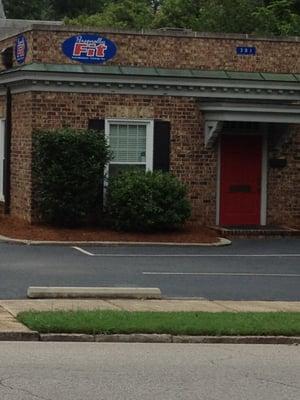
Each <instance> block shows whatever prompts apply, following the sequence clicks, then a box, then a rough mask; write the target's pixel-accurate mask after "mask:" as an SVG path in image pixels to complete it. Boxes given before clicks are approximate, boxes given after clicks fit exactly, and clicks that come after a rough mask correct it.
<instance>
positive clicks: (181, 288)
mask: <svg viewBox="0 0 300 400" xmlns="http://www.w3.org/2000/svg"><path fill="white" fill-rule="evenodd" d="M28 286H132V287H136V286H141V287H159V288H160V289H161V291H162V294H163V296H165V297H176V298H178V297H179V298H181V297H184V298H189V297H201V298H207V299H210V300H281V301H299V300H300V239H297V238H285V239H260V240H249V239H248V240H235V241H233V243H232V245H231V246H226V247H217V248H212V247H197V246H176V247H173V246H128V245H122V246H97V247H96V246H84V247H76V246H53V245H52V246H28V245H13V244H6V243H0V298H1V299H20V298H25V297H26V290H27V287H28Z"/></svg>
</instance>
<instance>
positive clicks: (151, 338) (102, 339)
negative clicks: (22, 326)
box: [0, 332, 300, 345]
mask: <svg viewBox="0 0 300 400" xmlns="http://www.w3.org/2000/svg"><path fill="white" fill-rule="evenodd" d="M0 341H41V342H88V343H170V344H171V343H177V344H179V343H182V344H273V345H274V344H281V345H299V344H300V336H184V335H180V336H175V335H168V334H142V333H134V334H129V335H127V334H114V335H87V334H66V333H46V334H39V333H37V332H1V333H0Z"/></svg>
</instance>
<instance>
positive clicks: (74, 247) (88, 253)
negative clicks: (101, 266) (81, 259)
mask: <svg viewBox="0 0 300 400" xmlns="http://www.w3.org/2000/svg"><path fill="white" fill-rule="evenodd" d="M72 249H75V250H78V251H80V253H83V254H85V255H86V256H91V257H94V256H95V254H93V253H90V252H89V251H86V250H84V249H82V248H81V247H77V246H73V247H72Z"/></svg>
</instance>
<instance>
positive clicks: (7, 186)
mask: <svg viewBox="0 0 300 400" xmlns="http://www.w3.org/2000/svg"><path fill="white" fill-rule="evenodd" d="M4 146H5V161H4V201H5V202H4V213H5V214H9V212H10V171H11V168H10V165H11V164H10V160H11V157H10V153H11V91H10V88H9V87H7V88H6V118H5V144H4Z"/></svg>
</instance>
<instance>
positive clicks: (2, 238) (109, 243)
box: [0, 235, 232, 247]
mask: <svg viewBox="0 0 300 400" xmlns="http://www.w3.org/2000/svg"><path fill="white" fill-rule="evenodd" d="M218 239H219V241H218V242H214V243H177V242H126V241H119V242H117V241H52V240H26V239H13V238H9V237H7V236H3V235H0V242H4V243H12V244H26V245H28V246H43V245H44V246H53V245H55V246H91V245H95V246H124V245H126V246H198V247H221V246H229V245H231V243H232V242H231V240H229V239H225V238H221V237H220V238H218Z"/></svg>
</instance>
